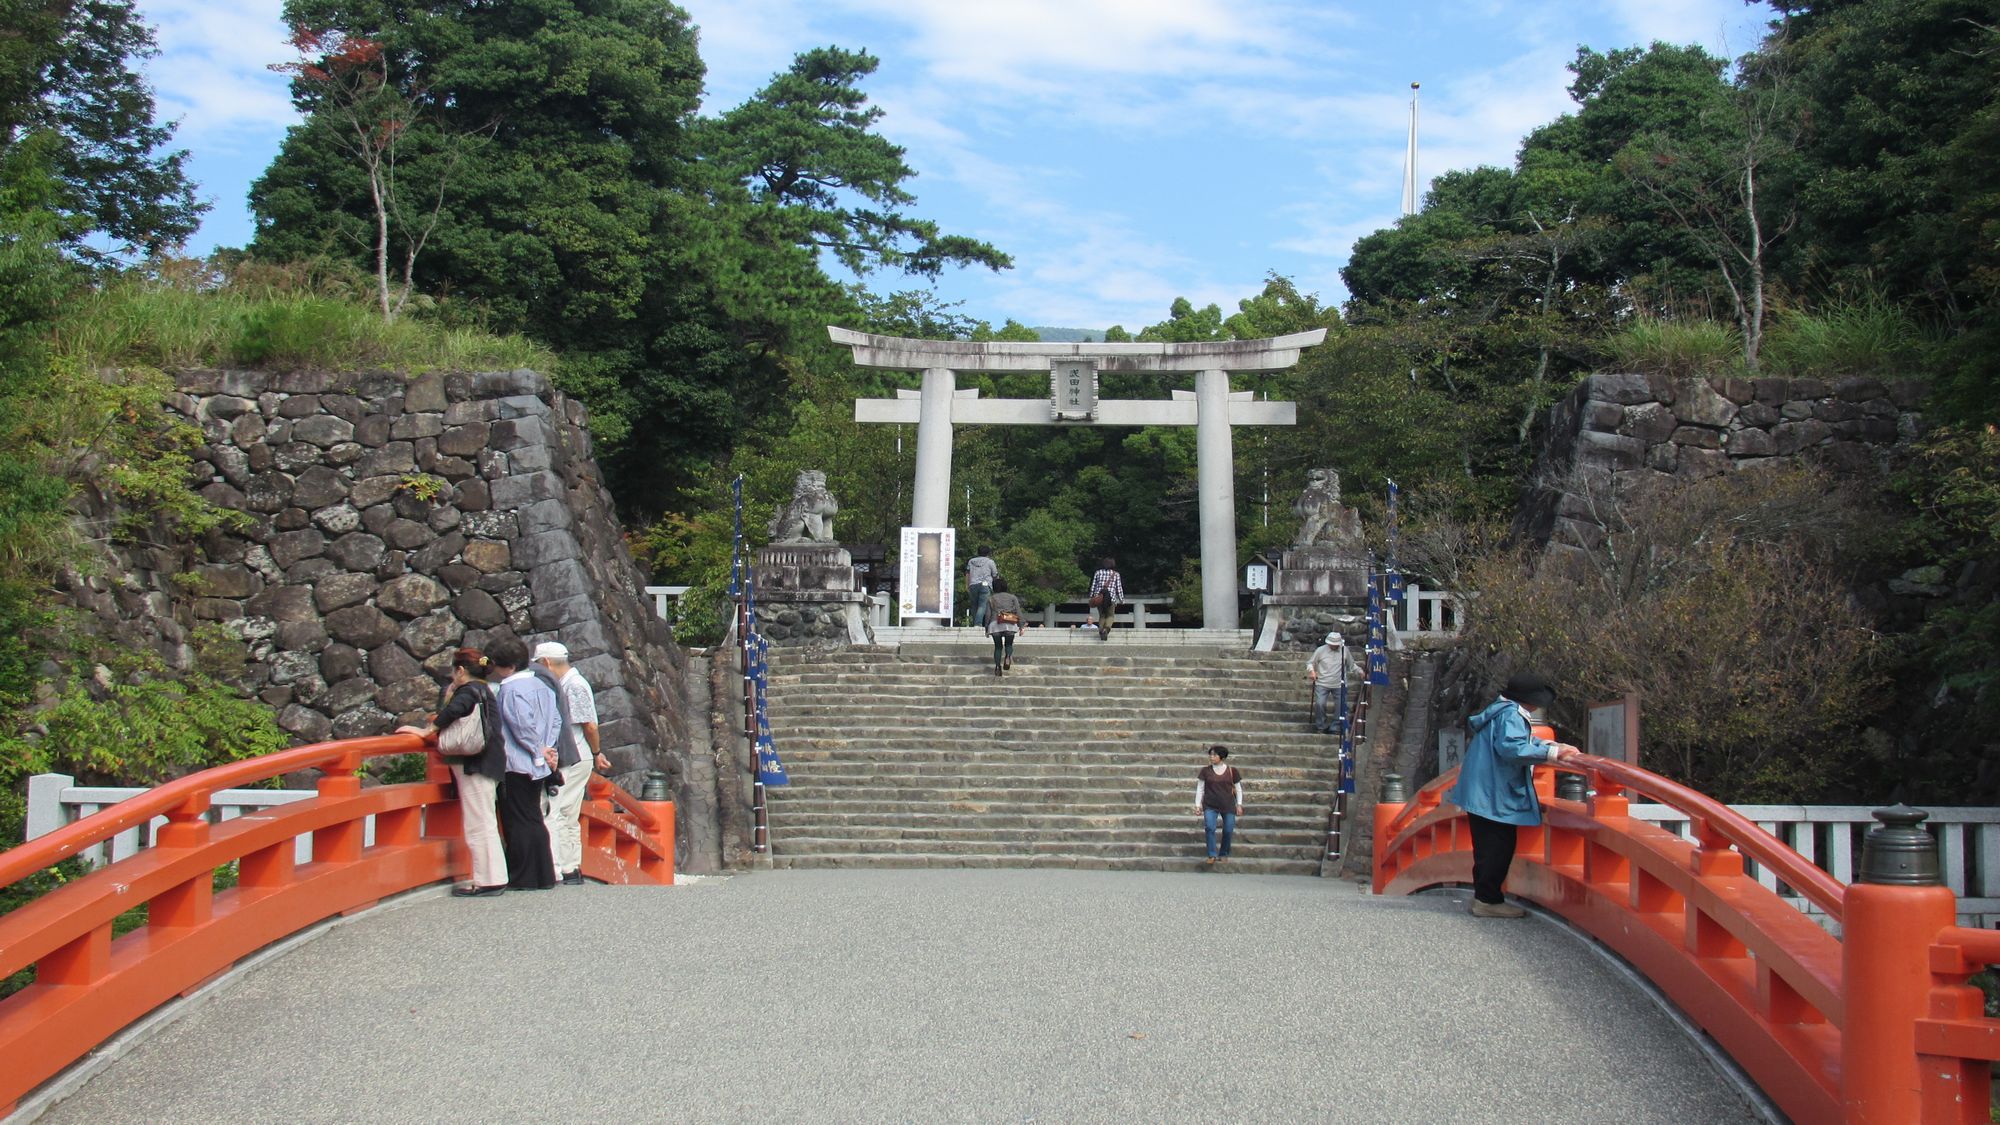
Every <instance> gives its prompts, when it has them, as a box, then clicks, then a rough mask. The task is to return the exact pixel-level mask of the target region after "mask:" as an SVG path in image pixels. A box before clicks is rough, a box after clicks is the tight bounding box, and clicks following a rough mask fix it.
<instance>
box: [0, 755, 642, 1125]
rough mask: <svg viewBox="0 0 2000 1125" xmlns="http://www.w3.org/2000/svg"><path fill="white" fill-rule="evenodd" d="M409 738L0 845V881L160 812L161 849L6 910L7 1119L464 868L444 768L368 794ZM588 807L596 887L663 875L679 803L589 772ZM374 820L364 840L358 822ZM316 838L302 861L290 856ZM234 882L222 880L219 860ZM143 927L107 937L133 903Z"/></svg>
mask: <svg viewBox="0 0 2000 1125" xmlns="http://www.w3.org/2000/svg"><path fill="white" fill-rule="evenodd" d="M431 749H432V746H431V745H430V744H429V743H428V742H427V741H426V740H425V739H423V738H422V737H420V736H418V735H413V734H395V735H383V736H380V737H375V738H356V739H348V740H345V741H340V742H322V743H316V744H314V745H311V746H300V747H297V748H295V749H292V750H285V751H281V752H279V753H276V754H269V755H265V756H263V757H260V758H251V759H247V760H245V761H241V762H233V763H231V764H229V765H226V766H218V767H216V768H215V769H210V770H203V771H202V772H200V773H196V774H190V775H188V776H187V777H183V778H179V779H177V780H175V781H170V782H168V783H167V784H165V785H162V786H159V787H158V788H155V789H152V790H149V791H147V792H146V793H143V794H141V795H139V796H136V797H133V798H130V799H129V800H125V801H120V802H119V803H118V804H116V805H112V806H111V807H109V808H107V809H104V810H103V811H101V812H98V813H96V814H94V815H91V816H88V817H85V818H83V819H82V820H79V821H77V822H76V823H74V824H71V825H68V826H66V827H63V828H60V829H58V830H56V831H54V832H51V833H49V834H48V835H45V836H41V837H38V838H36V839H35V840H33V841H31V842H29V843H27V844H23V845H21V846H19V847H15V848H10V849H8V850H7V851H5V852H0V886H8V885H11V884H13V883H16V882H19V881H20V880H22V879H24V878H27V877H28V876H30V875H33V874H35V873H36V872H39V871H42V870H44V869H46V868H49V867H51V866H53V865H55V864H56V863H59V862H61V861H62V860H64V859H67V858H69V857H71V856H74V855H77V854H78V853H80V852H82V851H83V850H84V849H86V848H88V847H90V846H92V845H94V844H98V843H101V842H103V841H105V840H108V839H110V838H111V837H113V836H116V835H117V834H118V833H120V832H123V831H125V830H126V829H129V828H134V827H139V826H143V825H145V824H148V823H149V822H151V821H152V820H153V819H154V818H156V817H160V816H164V817H166V819H167V823H166V824H165V825H164V826H162V827H161V828H160V829H159V830H158V832H157V833H156V834H155V837H154V846H153V847H151V848H148V849H145V850H143V851H141V852H139V853H138V854H136V855H133V856H130V857H128V858H126V859H123V860H120V861H118V862H116V863H112V864H107V865H105V866H103V867H100V868H97V869H96V870H93V871H91V872H90V873H89V874H87V875H85V876H83V877H82V878H79V879H77V880H76V881H74V882H71V883H69V884H67V885H64V886H62V887H59V888H57V889H56V890H54V891H52V892H50V893H49V894H46V895H43V896H42V897H41V898H38V899H36V900H34V901H33V902H30V903H28V904H27V905H25V906H22V907H20V908H19V909H16V910H14V911H12V912H11V913H8V914H6V915H5V916H0V978H5V977H8V976H11V975H13V974H14V973H17V972H20V971H21V970H23V969H26V968H29V967H31V966H32V967H33V969H34V974H35V975H34V981H33V983H31V984H29V985H27V986H26V987H25V988H23V989H21V990H20V991H19V992H16V993H14V994H13V995H12V996H8V997H6V998H5V999H0V1059H5V1060H6V1063H5V1065H4V1066H0V1116H4V1115H5V1114H7V1113H9V1112H11V1111H12V1110H13V1108H14V1107H15V1106H16V1105H17V1104H18V1102H19V1100H20V1099H21V1097H22V1096H23V1095H25V1094H27V1093H29V1092H30V1091H32V1090H34V1088H35V1087H36V1086H38V1085H40V1084H41V1083H42V1082H45V1081H47V1080H48V1079H49V1078H51V1077H52V1076H54V1075H55V1074H57V1073H59V1072H60V1071H61V1070H62V1069H63V1068H64V1067H67V1066H68V1065H70V1064H71V1063H73V1062H75V1061H76V1060H78V1059H80V1058H82V1057H83V1056H84V1055H85V1054H86V1053H88V1052H89V1051H90V1050H91V1049H92V1048H94V1047H96V1046H98V1045H99V1044H101V1043H103V1042H104V1041H105V1040H106V1039H108V1038H110V1037H111V1036H112V1035H114V1034H116V1033H117V1032H118V1031H120V1030H122V1029H123V1028H125V1027H127V1026H129V1025H130V1024H132V1023H133V1022H135V1021H136V1020H138V1019H139V1018H140V1017H141V1016H144V1015H145V1014H146V1013H147V1012H150V1011H152V1010H153V1009H154V1008H156V1007H158V1006H159V1005H160V1004H162V1003H164V1002H166V1001H167V1000H170V999H172V998H173V997H175V996H184V995H187V994H189V993H190V992H192V991H193V990H194V989H196V988H197V987H199V986H200V985H201V984H203V983H204V982H206V981H208V980H210V979H211V978H213V977H215V976H217V975H219V974H221V973H222V972H224V971H225V970H227V969H228V968H229V967H230V966H231V965H233V964H234V963H235V962H236V961H237V960H239V959H241V958H242V957H244V956H246V955H248V954H250V953H253V952H255V951H256V950H258V949H261V948H263V947H264V946H267V945H270V944H271V943H273V942H275V941H278V940H280V939H282V938H285V937H288V936H290V935H291V934H294V933H297V932H299V931H300V930H303V929H306V928H307V927H309V926H312V925H313V924H315V923H318V922H322V921H325V920H327V919H329V918H333V917H335V916H337V915H347V914H353V913H355V912H357V911H360V910H365V909H367V908H368V907H370V906H373V905H374V904H376V903H377V902H379V901H381V900H382V899H384V898H386V897H388V896H390V895H394V894H398V893H400V892H403V891H407V890H411V889H413V888H416V887H421V886H424V885H426V884H430V883H437V882H441V881H444V880H447V879H453V878H461V877H464V876H465V875H466V874H467V873H468V872H469V870H470V866H471V863H470V858H469V856H468V855H467V853H466V849H465V846H464V843H463V840H462V831H461V821H460V816H459V807H458V801H457V798H456V796H455V795H452V788H453V787H452V785H451V784H450V782H451V774H450V771H449V770H448V769H447V768H446V767H445V765H444V763H443V761H442V760H441V759H439V758H438V757H437V755H436V754H435V753H432V755H431V760H430V769H429V776H428V777H427V779H426V780H424V781H422V782H417V783H415V784H409V785H382V786H374V787H370V788H363V787H362V785H361V780H360V778H359V777H358V776H357V775H356V771H357V770H358V769H359V768H360V766H361V763H362V762H364V761H365V760H367V759H369V758H375V757H381V756H384V755H391V754H409V753H416V752H421V751H428V750H431ZM307 769H317V770H319V771H321V773H322V776H321V778H320V781H319V785H318V795H317V796H316V797H313V798H311V799H308V800H304V801H297V802H294V803H292V804H288V805H283V806H280V807H276V808H270V809H265V810H262V811H259V812H255V813H248V814H245V815H243V816H239V817H236V818H234V819H231V820H227V821H223V822H222V823H220V824H216V823H211V822H210V820H209V816H208V813H209V801H210V798H211V796H212V795H213V794H215V793H217V792H220V791H222V790H224V789H234V788H240V787H242V786H245V785H249V784H253V783H255V782H259V781H264V780H266V779H269V778H273V777H277V776H279V775H281V774H286V773H291V772H293V771H297V770H307ZM588 798H589V799H588V800H586V801H585V803H584V809H583V817H584V860H583V871H584V874H585V875H586V876H587V877H589V878H592V879H597V880H599V881H601V882H607V883H656V884H672V882H673V880H674V858H673V857H674V807H673V805H672V804H671V803H669V802H644V801H638V800H635V799H634V798H633V797H632V796H631V794H629V793H627V792H625V791H624V790H623V789H620V788H619V787H617V786H615V785H612V784H610V783H609V782H605V781H603V780H601V779H598V778H592V779H591V783H590V791H589V794H588ZM369 817H373V818H374V822H375V830H374V838H373V842H372V843H370V842H368V841H367V840H366V825H367V820H368V818H369ZM308 833H310V834H311V837H312V840H311V845H310V847H311V852H310V855H311V859H310V860H309V861H307V862H304V863H301V862H298V860H297V858H296V856H297V854H298V843H297V841H298V838H299V837H301V836H304V835H306V834H308ZM232 863H233V864H236V865H237V879H236V885H235V886H233V887H229V888H227V889H224V890H220V891H218V890H215V889H214V888H215V882H216V880H215V873H216V871H217V869H219V868H222V867H225V866H227V865H229V864H232ZM140 905H144V906H146V908H147V913H146V918H145V922H144V924H143V925H141V926H140V927H138V928H137V929H134V930H133V931H131V932H130V933H126V934H124V935H122V936H119V937H116V938H114V937H113V935H112V931H113V928H114V927H113V923H114V920H115V919H117V918H118V917H119V916H120V915H123V914H125V913H126V912H128V911H130V910H132V909H133V908H134V907H137V906H140Z"/></svg>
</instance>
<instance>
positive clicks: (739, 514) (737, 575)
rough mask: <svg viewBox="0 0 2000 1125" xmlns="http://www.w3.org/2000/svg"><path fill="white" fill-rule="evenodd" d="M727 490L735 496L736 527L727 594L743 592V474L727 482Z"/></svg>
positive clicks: (732, 544)
mask: <svg viewBox="0 0 2000 1125" xmlns="http://www.w3.org/2000/svg"><path fill="white" fill-rule="evenodd" d="M729 492H730V494H731V495H732V496H734V497H735V498H736V527H735V531H734V538H732V539H731V540H730V544H729V596H730V597H732V598H733V597H735V596H736V595H738V594H740V593H742V592H743V474H742V473H738V474H736V479H735V480H733V481H730V482H729Z"/></svg>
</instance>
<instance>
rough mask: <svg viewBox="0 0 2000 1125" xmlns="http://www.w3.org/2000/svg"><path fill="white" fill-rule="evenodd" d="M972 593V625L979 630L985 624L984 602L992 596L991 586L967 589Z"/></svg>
mask: <svg viewBox="0 0 2000 1125" xmlns="http://www.w3.org/2000/svg"><path fill="white" fill-rule="evenodd" d="M967 588H968V589H969V590H970V591H971V592H972V625H973V628H975V629H976V628H979V627H981V626H983V625H985V624H986V601H987V599H988V598H991V597H992V596H993V587H991V586H971V587H967Z"/></svg>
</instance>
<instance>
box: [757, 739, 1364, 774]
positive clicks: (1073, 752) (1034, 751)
mask: <svg viewBox="0 0 2000 1125" xmlns="http://www.w3.org/2000/svg"><path fill="white" fill-rule="evenodd" d="M809 742H811V743H816V744H815V745H808V743H809ZM1168 750H1172V751H1173V753H1171V754H1169V753H1167V751H1168ZM778 754H779V756H780V757H782V758H783V759H784V760H785V763H786V764H787V765H790V764H791V763H793V762H877V763H880V764H881V765H882V766H883V767H884V768H888V767H893V766H899V765H907V766H915V765H932V764H939V763H946V762H967V763H974V764H982V763H996V762H1012V763H1015V764H1017V765H1020V766H1023V767H1034V768H1047V769H1050V770H1058V771H1060V770H1065V769H1094V768H1096V767H1098V766H1103V765H1143V766H1157V767H1160V768H1163V769H1168V770H1172V769H1175V768H1178V767H1184V768H1185V769H1186V770H1187V771H1188V774H1189V775H1190V776H1192V775H1193V773H1194V771H1195V770H1196V769H1198V768H1200V764H1201V763H1203V762H1205V761H1206V760H1207V759H1206V758H1205V757H1203V756H1202V755H1201V754H1200V753H1199V752H1198V751H1191V750H1189V749H1188V748H1187V747H1186V746H1185V745H1181V744H1174V745H1172V746H1169V745H1166V744H1159V745H1157V746H1156V745H1151V744H1145V745H1139V746H1134V745H1132V744H1131V743H1129V742H1120V743H1117V744H1114V745H1112V746H1110V747H1108V748H1103V749H1088V750H1085V749H1078V748H1077V744H1076V743H1075V742H1074V741H1073V740H1069V739H1064V740H1062V741H1060V742H1059V743H1044V742H1036V741H1030V740H1025V739H1023V740H1008V741H1005V742H997V743H974V742H971V741H965V742H960V743H958V744H957V745H956V746H953V745H952V744H950V743H948V742H940V743H938V744H934V745H930V746H921V747H880V748H877V747H871V746H855V745H851V744H850V743H849V742H848V740H847V739H844V738H840V739H808V738H803V737H797V736H794V737H791V738H788V739H786V740H785V741H783V742H781V743H779V745H778ZM1236 757H1240V758H1242V759H1243V766H1242V768H1243V770H1244V771H1245V772H1246V773H1254V772H1261V771H1262V770H1265V769H1270V768H1272V767H1284V768H1289V769H1298V768H1305V769H1312V768H1318V767H1322V766H1324V767H1326V768H1329V769H1331V768H1332V766H1333V764H1334V763H1335V762H1336V761H1338V758H1339V755H1338V753H1337V752H1336V751H1335V750H1334V749H1333V748H1332V747H1330V746H1328V745H1326V744H1325V742H1324V741H1322V740H1321V739H1319V738H1313V739H1311V740H1310V741H1305V742H1296V741H1292V740H1289V739H1288V740H1285V741H1283V742H1275V743H1264V744H1259V745H1256V746H1245V747H1243V748H1242V749H1241V750H1240V751H1237V752H1236ZM1231 760H1232V761H1233V760H1234V759H1233V758H1232V759H1231Z"/></svg>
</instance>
